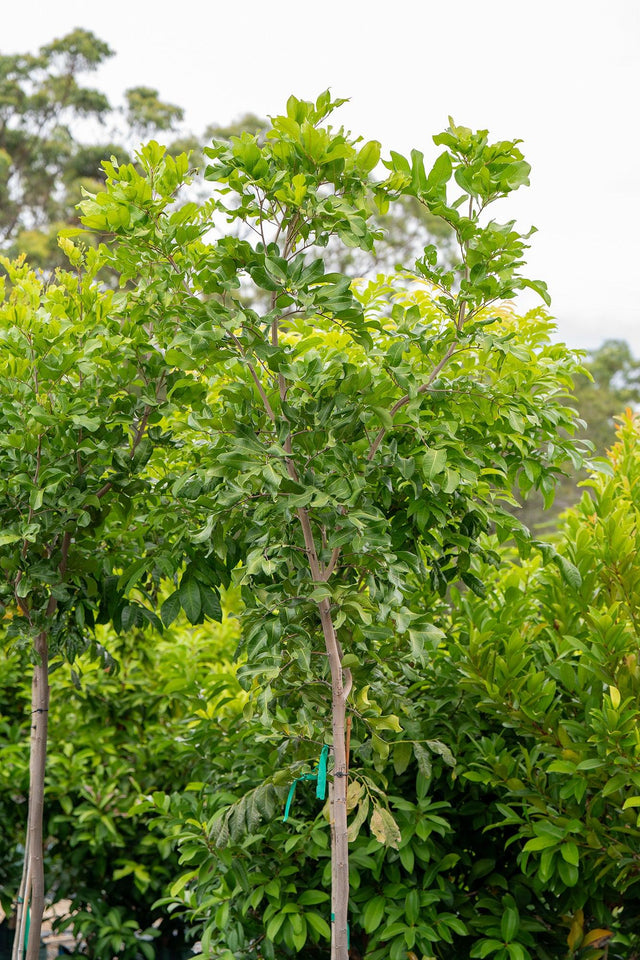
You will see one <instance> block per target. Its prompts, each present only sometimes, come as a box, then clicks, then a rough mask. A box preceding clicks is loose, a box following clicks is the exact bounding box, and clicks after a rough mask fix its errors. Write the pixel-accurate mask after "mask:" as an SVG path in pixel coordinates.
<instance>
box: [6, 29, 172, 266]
mask: <svg viewBox="0 0 640 960" xmlns="http://www.w3.org/2000/svg"><path fill="white" fill-rule="evenodd" d="M112 55H113V51H112V50H111V49H110V48H109V46H108V45H107V44H106V43H105V42H104V41H102V40H100V39H98V38H97V37H96V36H95V35H94V34H93V33H91V32H90V31H88V30H82V29H76V30H73V31H72V32H71V33H69V34H67V35H66V36H64V37H62V38H60V39H57V40H53V41H52V42H51V43H49V44H46V45H44V46H43V47H41V48H40V50H39V52H38V53H37V54H16V55H11V56H8V55H4V56H0V250H3V251H4V252H8V253H10V254H12V255H15V254H17V253H18V252H27V253H28V255H29V258H30V262H31V264H32V266H34V267H35V266H41V267H44V268H47V269H52V268H53V267H55V266H63V265H64V264H65V261H64V257H63V256H62V254H61V252H60V250H59V248H58V245H57V234H58V231H59V230H60V229H61V227H64V226H68V225H77V219H76V217H77V214H76V210H75V205H76V204H77V203H78V202H79V201H80V199H81V189H82V188H83V187H84V188H86V189H91V190H95V189H97V187H98V185H99V179H100V175H101V167H100V161H101V160H102V159H104V157H105V156H110V155H112V154H116V155H117V156H119V157H120V159H121V160H124V159H128V157H129V155H130V152H131V150H132V148H133V147H134V146H135V145H136V144H137V141H136V139H135V138H136V136H138V137H140V136H144V137H149V136H151V135H153V134H155V133H156V132H158V131H160V130H163V131H166V130H169V129H173V128H174V127H175V124H176V123H177V122H178V121H179V120H180V119H181V118H182V111H181V109H180V108H179V107H176V106H174V105H173V104H167V103H163V102H161V101H160V100H159V98H158V94H157V91H155V90H151V89H149V88H147V87H136V88H133V89H131V90H128V91H127V93H126V100H127V111H126V124H124V125H123V124H122V123H116V128H115V129H112V131H111V135H110V139H109V141H107V142H101V143H98V144H95V143H85V142H83V140H82V131H83V129H84V127H85V125H86V122H87V121H88V120H89V121H90V120H94V121H95V120H99V121H100V123H101V125H102V126H104V125H105V124H106V123H107V122H108V121H109V120H111V121H112V122H113V120H114V119H117V118H118V113H117V111H114V109H113V108H112V106H111V105H110V103H109V101H108V99H107V97H106V96H105V95H104V94H103V93H102V92H100V91H99V90H95V89H93V88H91V87H87V86H84V85H83V83H82V75H83V74H85V73H88V72H92V71H94V70H96V69H97V68H98V67H99V66H100V65H101V64H102V63H103V62H104V61H105V60H106V59H107V58H108V57H110V56H112Z"/></svg>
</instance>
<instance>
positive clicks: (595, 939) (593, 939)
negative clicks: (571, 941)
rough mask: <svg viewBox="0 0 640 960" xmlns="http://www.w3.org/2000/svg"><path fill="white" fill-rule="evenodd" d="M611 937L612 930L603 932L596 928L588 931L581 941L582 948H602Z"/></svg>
mask: <svg viewBox="0 0 640 960" xmlns="http://www.w3.org/2000/svg"><path fill="white" fill-rule="evenodd" d="M612 936H613V931H612V930H603V929H602V928H600V927H598V928H597V929H596V930H590V931H589V933H588V934H587V935H586V937H585V938H584V940H583V941H582V946H583V947H603V946H604V945H605V943H606V942H607V940H608V939H609V937H612Z"/></svg>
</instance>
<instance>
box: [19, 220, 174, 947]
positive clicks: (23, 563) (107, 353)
mask: <svg viewBox="0 0 640 960" xmlns="http://www.w3.org/2000/svg"><path fill="white" fill-rule="evenodd" d="M61 244H62V247H63V249H64V250H65V252H66V254H67V255H68V257H69V259H70V262H71V264H72V267H73V272H67V273H65V272H62V271H59V272H58V273H57V274H56V277H55V280H54V281H53V282H51V283H50V284H48V285H46V286H44V285H43V283H42V280H41V279H39V278H38V277H37V276H36V275H35V274H34V273H32V272H30V271H29V269H28V267H27V266H25V265H24V264H22V263H21V262H18V263H11V262H9V261H8V260H6V259H5V258H3V259H2V261H1V262H2V265H3V267H4V268H5V270H6V272H7V275H8V280H9V283H10V289H9V292H8V293H6V295H5V291H4V289H3V296H2V300H1V302H0V367H1V369H2V371H3V376H2V380H1V381H0V411H1V422H2V426H1V428H0V524H1V528H2V533H1V534H0V569H1V570H2V581H1V582H0V601H1V603H2V609H3V610H4V609H6V611H7V613H6V616H8V617H10V618H11V619H10V623H9V628H8V635H9V637H10V638H14V639H15V641H16V642H18V643H20V644H23V645H25V646H28V648H29V649H30V651H31V658H32V662H33V682H32V703H31V718H32V719H31V760H30V765H31V766H30V787H29V812H28V827H27V839H26V844H25V847H26V850H25V866H24V874H23V880H22V885H21V890H20V894H19V897H18V901H17V912H18V923H17V931H16V942H15V946H14V957H17V958H20V957H22V956H23V952H22V951H23V945H24V931H25V922H26V912H27V909H28V908H30V911H31V926H30V929H29V942H28V947H27V953H26V956H27V960H36V958H37V956H38V947H39V939H40V924H41V918H42V909H43V903H44V893H45V886H44V873H43V853H42V844H43V835H42V818H43V790H44V774H45V759H46V743H47V729H48V710H49V680H48V674H49V669H50V666H52V662H55V663H58V664H59V663H60V662H61V661H64V660H70V661H73V660H74V658H75V657H77V656H78V655H79V654H80V653H83V652H90V653H91V654H92V655H94V656H98V657H106V656H107V653H106V652H105V651H104V650H102V649H101V648H100V646H99V644H97V642H96V641H95V638H94V637H93V627H94V625H95V623H96V622H101V621H102V622H106V621H107V620H111V621H112V622H114V623H115V625H116V627H117V629H122V628H124V629H127V628H128V627H131V626H133V625H134V624H136V623H141V622H145V621H150V622H152V623H156V624H159V621H158V620H157V617H155V614H153V613H152V612H151V610H149V609H147V606H148V603H147V606H145V605H144V598H143V596H142V595H139V598H140V599H142V600H143V602H142V603H141V602H139V601H136V600H135V599H132V600H130V601H127V600H126V599H125V597H124V590H125V588H126V587H127V584H128V583H129V582H135V579H136V578H135V575H134V574H135V570H136V564H137V565H138V566H139V559H140V556H141V555H143V554H144V553H145V543H146V540H145V537H146V516H145V504H146V503H147V501H145V498H144V496H143V493H145V492H146V493H147V494H148V495H149V496H150V495H151V493H150V489H149V485H148V484H147V485H146V486H145V485H144V484H143V483H142V481H141V480H140V479H139V477H140V472H141V470H142V468H143V467H144V465H145V464H146V463H147V462H148V460H149V458H150V456H151V454H152V451H153V447H154V445H155V444H157V443H162V442H163V441H165V440H166V434H165V433H164V432H163V430H162V429H161V427H160V426H159V424H160V422H161V420H162V417H163V415H164V413H165V412H166V410H167V409H168V406H167V402H166V393H167V389H168V388H170V386H171V380H172V374H171V371H170V370H169V369H168V368H167V365H166V363H165V361H164V359H163V356H162V353H161V352H160V351H159V350H157V349H155V348H154V345H153V338H152V337H150V335H149V332H148V330H147V328H146V325H145V322H144V318H143V317H140V316H139V315H136V314H135V313H133V312H131V311H128V312H127V313H120V312H119V311H118V309H117V307H116V304H115V303H114V300H113V298H112V296H111V294H109V293H106V292H104V291H102V290H101V288H100V286H99V285H98V284H96V283H94V277H95V274H96V272H97V270H98V269H99V268H100V266H101V261H100V258H99V256H98V255H97V254H96V253H95V252H90V253H88V254H87V256H86V258H85V257H84V256H83V254H82V253H81V251H80V250H79V249H77V248H75V247H74V245H73V243H72V242H71V241H70V240H69V239H65V240H61ZM3 288H4V278H3ZM174 379H175V377H174ZM134 561H135V563H134V566H133V568H132V569H131V568H130V565H131V563H133V562H134ZM120 574H124V580H123V581H122V582H120V580H119V576H120ZM52 658H53V661H52Z"/></svg>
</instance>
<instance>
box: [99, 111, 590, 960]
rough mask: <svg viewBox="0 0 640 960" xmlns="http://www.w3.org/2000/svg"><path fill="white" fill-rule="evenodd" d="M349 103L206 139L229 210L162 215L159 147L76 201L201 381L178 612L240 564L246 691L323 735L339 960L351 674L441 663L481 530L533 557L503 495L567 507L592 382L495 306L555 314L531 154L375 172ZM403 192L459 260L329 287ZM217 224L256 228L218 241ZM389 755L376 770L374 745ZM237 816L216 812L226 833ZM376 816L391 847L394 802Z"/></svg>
mask: <svg viewBox="0 0 640 960" xmlns="http://www.w3.org/2000/svg"><path fill="white" fill-rule="evenodd" d="M341 102H342V101H332V100H331V99H330V96H329V94H328V93H325V94H322V95H321V96H320V97H319V98H318V100H317V101H316V102H315V103H311V102H306V101H301V100H298V99H296V98H295V97H291V98H290V100H289V102H288V104H287V112H286V114H285V115H283V116H278V117H275V118H274V119H273V126H272V129H271V130H270V131H269V132H268V134H267V137H266V140H265V141H264V143H262V142H259V141H258V138H257V137H255V136H251V135H249V134H247V133H244V134H242V135H241V136H240V137H238V138H232V139H231V142H230V143H229V142H226V143H219V144H214V146H213V147H212V148H210V149H208V150H206V151H205V152H206V154H207V156H208V157H209V158H210V160H211V165H210V166H209V167H208V168H207V170H206V173H205V176H206V177H207V179H209V180H211V181H213V182H215V183H217V184H218V185H219V187H218V199H217V200H216V201H215V202H213V201H212V202H209V203H206V204H204V205H201V206H199V205H197V204H195V203H192V204H187V205H186V206H184V207H182V208H181V209H178V210H175V211H174V212H171V206H172V204H174V202H175V192H176V189H177V187H179V185H180V179H181V178H180V176H179V175H177V174H176V169H175V163H174V161H172V160H171V158H170V157H168V156H166V155H165V154H164V152H163V150H162V149H161V148H159V147H158V145H157V144H154V143H152V144H150V145H149V146H148V147H147V148H145V150H143V151H142V153H141V155H140V158H139V160H140V166H141V168H142V169H141V171H140V170H139V169H137V168H135V167H133V166H131V165H122V166H116V165H113V164H105V169H106V171H107V175H108V180H107V185H106V190H105V192H104V193H99V194H97V195H96V196H94V197H91V198H89V199H87V201H86V202H85V203H84V204H83V212H84V223H85V224H86V225H87V226H88V227H89V228H91V229H96V230H99V231H109V230H110V231H111V232H112V234H113V241H112V243H111V244H110V247H109V252H108V253H107V254H106V255H107V256H108V257H109V258H110V261H111V264H112V266H113V267H114V268H115V269H116V270H118V271H119V273H120V275H121V279H122V283H123V284H125V283H127V284H129V285H131V286H132V287H133V292H132V294H131V297H132V302H133V303H135V306H136V310H142V311H146V313H147V315H148V317H149V318H150V319H151V318H153V317H154V316H157V315H170V316H173V317H175V318H176V319H177V321H178V322H177V323H176V328H175V332H174V333H173V334H172V336H171V337H170V338H169V339H167V340H166V341H163V343H162V346H163V349H164V351H165V359H166V361H167V363H170V364H174V365H175V366H176V367H178V368H181V369H183V370H184V371H185V372H187V373H190V374H193V373H194V371H198V373H199V375H200V377H201V380H202V383H204V384H206V386H207V391H208V395H206V394H203V393H200V394H198V395H195V394H194V395H193V396H192V398H190V402H189V410H188V411H187V412H185V415H184V420H183V430H182V437H183V443H184V446H183V448H182V449H181V450H180V453H179V460H178V461H177V464H176V466H177V469H176V471H175V473H174V475H173V476H171V464H170V463H168V464H167V479H165V490H166V493H167V495H168V494H169V491H171V493H172V495H174V496H179V497H180V499H181V510H180V513H179V514H178V515H175V511H174V521H173V522H174V530H173V531H172V532H171V533H169V532H168V529H167V521H166V519H165V520H164V531H165V532H164V534H163V536H164V537H167V536H170V535H171V536H173V537H174V538H175V539H176V540H179V541H180V542H182V543H189V542H190V543H191V544H192V546H191V547H190V549H192V550H194V549H195V550H198V551H199V552H200V553H201V555H202V559H201V560H200V561H198V562H197V563H193V564H192V565H191V566H190V567H188V568H187V571H185V574H184V575H183V579H182V582H181V585H180V588H179V590H177V591H176V593H175V594H174V595H172V597H170V598H169V599H168V600H167V601H166V603H165V605H164V607H163V610H162V613H163V619H164V620H165V621H166V622H169V621H170V620H171V618H172V617H173V616H175V614H176V613H177V610H178V609H179V606H180V604H182V606H183V607H184V609H185V612H186V613H187V616H188V617H189V618H190V619H191V620H192V621H194V620H196V619H197V618H198V617H200V616H202V614H203V612H209V611H208V609H207V604H208V602H209V601H208V600H207V599H206V597H207V593H206V591H207V590H209V589H210V585H211V584H212V583H213V585H214V586H215V584H216V579H217V580H218V581H219V580H220V579H221V577H222V576H223V574H222V573H221V571H223V570H225V569H226V571H227V574H228V572H229V571H232V570H234V569H235V568H237V569H236V574H235V575H236V576H237V577H239V579H240V580H241V582H242V584H243V597H244V602H245V611H244V614H243V619H244V633H243V640H242V645H241V649H242V651H243V654H244V657H245V658H246V665H245V666H244V667H243V669H242V673H243V676H244V679H245V682H246V683H247V685H248V686H249V687H250V688H251V689H253V691H254V692H255V693H256V695H257V700H258V702H259V703H260V705H261V707H262V708H263V711H264V712H265V715H267V716H268V715H269V710H270V709H271V710H273V709H274V708H275V705H276V703H277V702H278V701H282V700H283V698H284V699H286V698H287V697H293V698H294V701H295V702H296V703H297V705H298V717H297V719H298V722H299V723H300V724H302V726H303V727H304V728H305V730H308V731H309V730H310V731H311V738H312V739H315V740H316V741H318V742H319V743H320V744H322V743H324V742H327V743H329V744H330V745H331V751H332V757H333V766H332V770H331V777H330V780H331V793H330V796H331V849H332V880H331V888H332V900H331V919H332V948H331V956H332V958H333V960H346V957H347V952H348V923H347V916H348V899H349V881H348V827H347V781H348V776H349V756H348V752H349V750H348V739H349V734H348V724H347V704H348V702H351V703H352V705H353V704H354V703H355V701H354V699H353V697H354V692H355V691H354V687H353V679H354V678H353V671H356V676H357V680H358V683H359V684H361V685H362V686H365V685H366V684H370V683H371V680H372V678H373V677H374V676H375V674H376V670H375V665H376V664H377V663H379V662H382V661H385V660H388V659H389V658H390V657H393V656H394V651H395V650H397V648H398V644H403V643H405V642H406V643H407V644H408V645H409V648H410V649H411V651H412V655H413V657H414V658H415V660H416V661H419V660H420V658H421V657H424V656H426V655H427V651H428V649H429V646H430V644H431V643H433V642H434V640H436V641H437V638H438V637H439V636H440V634H439V633H438V631H437V630H435V629H434V627H433V625H432V623H431V618H430V616H429V613H428V610H427V611H425V608H424V607H423V603H422V601H423V599H424V598H426V597H429V596H432V595H433V594H432V593H431V588H427V587H425V582H426V581H429V582H430V583H431V584H432V586H433V587H434V588H435V589H436V591H439V592H441V593H444V592H445V591H446V590H447V587H448V584H449V583H451V582H452V581H455V580H457V579H461V580H462V581H463V582H464V583H465V584H466V585H467V586H468V587H470V588H471V589H472V590H477V591H482V583H481V581H480V580H479V579H478V577H477V574H476V573H475V572H474V565H475V562H476V559H477V558H482V557H483V556H485V555H486V551H485V548H484V546H483V539H482V535H483V533H484V532H485V531H486V530H487V529H489V527H492V528H493V529H495V530H496V531H497V533H498V536H499V538H500V539H506V538H508V537H511V536H512V535H513V536H515V538H516V540H517V541H518V543H519V544H520V545H522V546H523V548H525V549H527V548H528V546H529V538H528V532H527V531H526V530H525V529H524V528H522V527H521V525H520V524H519V523H518V521H517V520H515V519H514V518H513V517H512V516H510V515H509V514H508V513H506V511H505V510H504V508H503V506H502V505H501V501H505V500H506V501H508V500H509V499H510V497H511V493H510V491H511V489H512V486H513V484H514V483H516V482H517V481H518V480H519V479H520V480H521V482H522V484H523V486H532V485H535V486H539V487H540V488H541V489H542V490H543V491H544V492H545V494H546V495H547V496H550V495H551V492H552V489H553V484H554V480H555V476H556V474H557V473H558V471H559V470H560V466H561V463H562V461H563V460H564V459H565V458H566V456H567V454H568V453H569V452H570V451H571V445H570V443H569V442H568V441H567V440H565V439H563V438H562V435H561V434H560V433H559V430H560V428H565V429H566V430H568V431H571V429H572V411H571V410H570V409H569V408H568V407H566V406H564V405H563V404H562V402H561V400H562V398H563V397H564V396H565V395H566V393H567V391H568V390H569V389H570V385H571V374H572V373H573V372H574V371H575V369H576V362H575V360H574V358H573V357H572V356H571V355H570V354H569V353H567V351H566V350H565V349H564V348H563V347H562V346H551V345H550V344H549V342H548V322H547V321H546V320H545V318H544V316H543V315H542V314H540V313H538V312H533V313H532V314H529V315H528V316H527V317H526V318H524V319H521V318H519V317H517V316H516V315H515V314H514V313H513V312H512V310H511V309H510V308H509V307H506V306H504V305H501V302H502V301H504V300H505V299H507V300H508V299H510V298H512V297H513V296H514V294H515V292H516V291H517V290H518V289H521V288H523V287H526V286H529V287H532V288H533V289H535V290H537V291H538V292H539V293H540V294H541V295H542V296H543V298H545V299H547V294H546V289H545V287H544V284H542V283H539V282H534V281H530V280H527V279H525V278H524V277H522V276H521V274H520V273H519V268H520V267H521V266H522V262H523V261H522V256H523V253H524V250H525V248H526V243H525V240H526V237H525V236H523V235H521V234H519V233H518V232H517V231H516V230H515V227H514V224H513V222H507V223H504V224H501V223H498V222H496V221H495V220H489V221H487V219H486V216H485V210H486V208H487V207H488V206H489V205H490V204H491V203H493V202H494V201H496V200H497V199H499V198H501V197H504V196H506V195H508V194H509V193H510V192H511V191H512V190H514V189H516V188H517V187H519V186H521V185H522V184H526V183H527V182H528V175H529V165H528V164H527V163H526V162H525V161H524V159H523V157H522V154H521V152H520V150H519V149H518V147H517V145H516V143H512V142H508V141H504V142H500V143H496V144H491V143H489V141H488V137H487V133H486V131H480V132H478V133H473V132H472V131H471V130H469V129H467V128H465V127H458V126H455V125H454V124H453V123H451V126H450V128H449V129H448V130H447V131H446V132H445V133H443V134H441V135H439V136H437V137H435V138H434V139H435V142H436V144H438V145H440V146H442V147H444V148H445V149H444V151H443V152H442V153H441V154H440V156H439V157H438V158H437V160H436V161H435V164H434V165H433V168H432V169H431V171H430V172H429V173H428V174H427V173H426V171H425V168H424V162H423V157H422V155H421V154H420V153H418V152H417V151H414V152H413V154H412V156H411V160H407V159H405V158H404V157H401V156H400V155H398V154H396V153H392V155H391V159H390V160H389V161H387V162H385V166H386V167H387V169H388V171H389V174H388V176H387V177H386V179H384V180H382V181H375V180H374V179H373V176H372V175H373V171H374V170H375V169H376V168H377V167H378V164H379V160H380V145H379V144H378V143H377V142H369V143H365V144H361V143H360V142H359V141H358V140H357V139H355V138H353V137H351V136H350V135H349V134H348V133H346V132H345V131H344V129H342V128H339V129H336V128H334V127H332V126H329V125H328V119H329V117H330V115H331V114H332V112H333V110H334V109H335V108H336V107H337V106H339V105H340V103H341ZM404 196H410V197H414V198H415V199H416V200H417V201H418V202H419V203H420V204H422V205H424V206H425V207H426V208H427V209H428V210H429V211H431V213H432V214H434V215H435V216H438V217H440V218H442V219H443V220H444V221H445V222H446V223H448V224H449V225H450V227H451V229H452V230H453V232H454V233H455V236H456V238H457V242H458V246H459V257H458V260H457V262H456V264H455V266H454V267H453V268H449V269H447V268H444V267H442V266H440V265H439V264H438V259H437V251H436V250H435V248H433V247H427V249H426V250H425V251H424V255H423V256H422V257H421V258H420V259H419V260H418V261H417V263H416V264H415V265H407V270H406V271H403V272H401V273H399V274H397V275H396V276H394V277H391V278H384V277H381V278H378V279H377V280H375V281H372V282H370V283H368V284H360V285H358V284H354V282H353V280H354V278H353V277H350V276H348V275H346V274H343V273H338V272H327V270H326V266H325V262H324V258H323V251H324V250H325V249H326V247H327V244H328V243H329V242H330V241H332V239H333V238H338V239H339V240H340V241H341V242H342V243H343V244H345V245H346V246H347V247H353V248H360V249H363V250H365V251H373V249H374V244H375V240H376V238H377V234H376V232H375V231H374V230H373V229H372V225H371V223H372V215H373V213H374V211H375V210H376V209H377V210H379V211H380V210H382V211H385V210H386V209H387V207H388V205H389V204H390V203H392V202H393V201H394V200H395V199H397V198H398V197H404ZM221 214H224V215H225V216H226V217H227V219H228V221H230V222H232V223H233V222H235V221H241V222H242V223H244V224H245V225H246V226H247V227H248V228H249V230H250V235H251V237H252V238H253V239H252V240H251V241H249V240H248V239H244V238H242V239H240V238H238V237H237V236H232V235H229V234H228V235H226V236H224V235H223V236H221V237H220V239H218V240H214V239H209V234H210V231H211V230H212V228H215V225H216V223H219V220H220V215H221ZM247 287H249V288H251V287H253V288H255V289H256V290H258V291H259V292H260V293H261V294H262V295H264V294H265V293H266V294H267V297H268V300H267V304H266V307H265V308H264V310H261V311H259V310H258V309H252V308H250V307H247V306H245V305H244V304H243V302H242V300H241V299H240V297H239V296H238V293H240V292H242V291H243V289H246V288H247ZM251 302H253V303H254V304H257V303H258V302H260V298H258V297H256V298H253V299H252V301H251ZM166 330H168V328H166ZM185 469H188V474H187V475H185ZM169 477H170V478H171V479H168V478H169ZM169 484H171V486H169ZM167 502H168V501H167ZM165 512H166V511H165ZM489 556H490V557H491V558H492V559H493V560H494V561H496V562H497V557H496V556H495V555H494V554H489ZM238 565H240V566H238ZM257 678H259V679H257ZM385 722H386V723H388V724H390V725H391V728H392V729H397V727H398V726H399V720H398V718H397V717H395V716H393V717H387V718H385ZM328 728H329V729H328ZM287 729H289V733H290V735H294V731H293V730H292V729H290V728H289V727H287ZM307 735H309V734H307ZM372 746H373V749H374V750H376V751H378V752H379V753H380V756H381V758H383V759H384V756H385V745H384V742H383V741H382V740H381V738H380V737H377V738H376V737H374V738H373V742H372ZM387 751H388V747H387ZM226 825H228V824H226V823H225V821H224V819H223V820H218V821H217V827H216V828H214V830H213V839H214V841H215V840H216V829H217V828H220V829H222V830H224V829H225V826H226ZM372 827H373V829H374V831H375V832H376V833H377V835H378V836H379V837H380V839H381V840H383V841H384V842H387V843H389V844H392V845H393V844H394V843H397V839H398V838H397V828H396V826H395V823H394V821H393V818H392V816H391V814H390V813H389V811H388V809H386V807H385V806H384V805H383V806H382V807H379V808H377V809H376V810H375V811H374V814H373V821H372ZM217 839H218V841H219V842H222V841H221V840H220V837H218V838H217ZM232 955H233V954H232V952H231V951H227V953H225V954H224V956H225V957H232Z"/></svg>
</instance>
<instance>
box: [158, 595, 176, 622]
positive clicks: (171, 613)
mask: <svg viewBox="0 0 640 960" xmlns="http://www.w3.org/2000/svg"><path fill="white" fill-rule="evenodd" d="M180 608H181V603H180V593H179V591H178V590H174V591H173V593H172V594H171V595H170V596H168V597H167V599H166V600H165V601H164V603H163V604H162V607H161V609H160V619H161V620H162V622H163V624H164V626H165V627H170V626H171V624H172V623H173V621H174V620H175V619H176V617H177V616H178V614H179V613H180Z"/></svg>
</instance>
